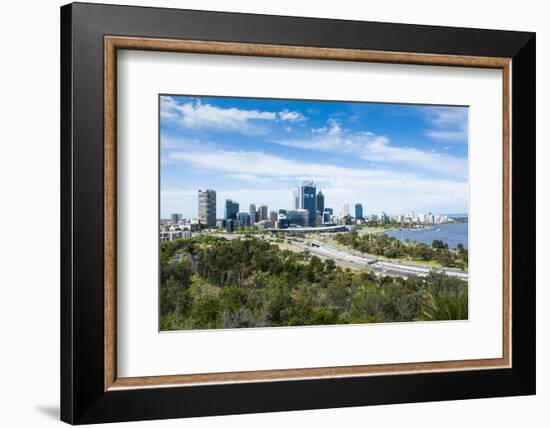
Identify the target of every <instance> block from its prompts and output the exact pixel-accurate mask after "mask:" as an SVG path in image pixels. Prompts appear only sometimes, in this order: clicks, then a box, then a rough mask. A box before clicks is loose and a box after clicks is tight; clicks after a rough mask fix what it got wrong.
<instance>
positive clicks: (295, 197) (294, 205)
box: [290, 188, 302, 210]
mask: <svg viewBox="0 0 550 428" xmlns="http://www.w3.org/2000/svg"><path fill="white" fill-rule="evenodd" d="M300 208H302V207H301V206H300V189H298V188H296V189H292V201H291V204H290V209H292V210H299V209H300Z"/></svg>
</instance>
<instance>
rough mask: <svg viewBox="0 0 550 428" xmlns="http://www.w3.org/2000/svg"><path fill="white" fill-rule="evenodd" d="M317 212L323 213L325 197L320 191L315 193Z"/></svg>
mask: <svg viewBox="0 0 550 428" xmlns="http://www.w3.org/2000/svg"><path fill="white" fill-rule="evenodd" d="M317 211H319V212H320V213H322V212H323V211H325V195H323V192H321V191H320V190H319V191H318V192H317Z"/></svg>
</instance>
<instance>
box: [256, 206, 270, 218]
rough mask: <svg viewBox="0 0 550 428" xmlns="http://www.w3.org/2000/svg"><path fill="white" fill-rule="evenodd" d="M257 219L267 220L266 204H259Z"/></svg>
mask: <svg viewBox="0 0 550 428" xmlns="http://www.w3.org/2000/svg"><path fill="white" fill-rule="evenodd" d="M258 221H269V215H268V211H267V205H260V206H259V207H258Z"/></svg>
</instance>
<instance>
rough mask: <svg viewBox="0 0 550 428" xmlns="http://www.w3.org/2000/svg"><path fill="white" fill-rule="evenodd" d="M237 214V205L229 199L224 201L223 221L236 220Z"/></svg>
mask: <svg viewBox="0 0 550 428" xmlns="http://www.w3.org/2000/svg"><path fill="white" fill-rule="evenodd" d="M238 212H239V203H238V202H235V201H232V200H231V199H226V200H225V219H226V220H228V219H230V218H232V219H236V218H237V213H238Z"/></svg>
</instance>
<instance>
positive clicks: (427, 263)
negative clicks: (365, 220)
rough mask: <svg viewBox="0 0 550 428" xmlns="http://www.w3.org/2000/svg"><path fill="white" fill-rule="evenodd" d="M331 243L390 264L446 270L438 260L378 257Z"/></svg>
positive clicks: (337, 243) (334, 241) (340, 244)
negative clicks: (405, 264)
mask: <svg viewBox="0 0 550 428" xmlns="http://www.w3.org/2000/svg"><path fill="white" fill-rule="evenodd" d="M373 229H374V228H373ZM371 233H372V232H371ZM330 243H331V244H332V245H334V246H335V247H339V248H342V249H345V250H353V251H355V252H358V253H360V254H365V255H366V256H370V257H376V258H377V259H380V260H385V261H388V262H397V263H408V264H411V265H415V266H430V267H434V268H445V266H443V265H442V264H441V263H439V262H438V261H437V260H414V259H411V258H408V257H398V258H391V257H384V256H380V255H377V254H369V253H363V252H361V251H359V250H354V249H353V248H351V247H350V246H349V245H344V244H342V243H340V242H338V241H336V240H331V241H330ZM464 271H465V272H467V271H468V269H467V268H466V269H464Z"/></svg>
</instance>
